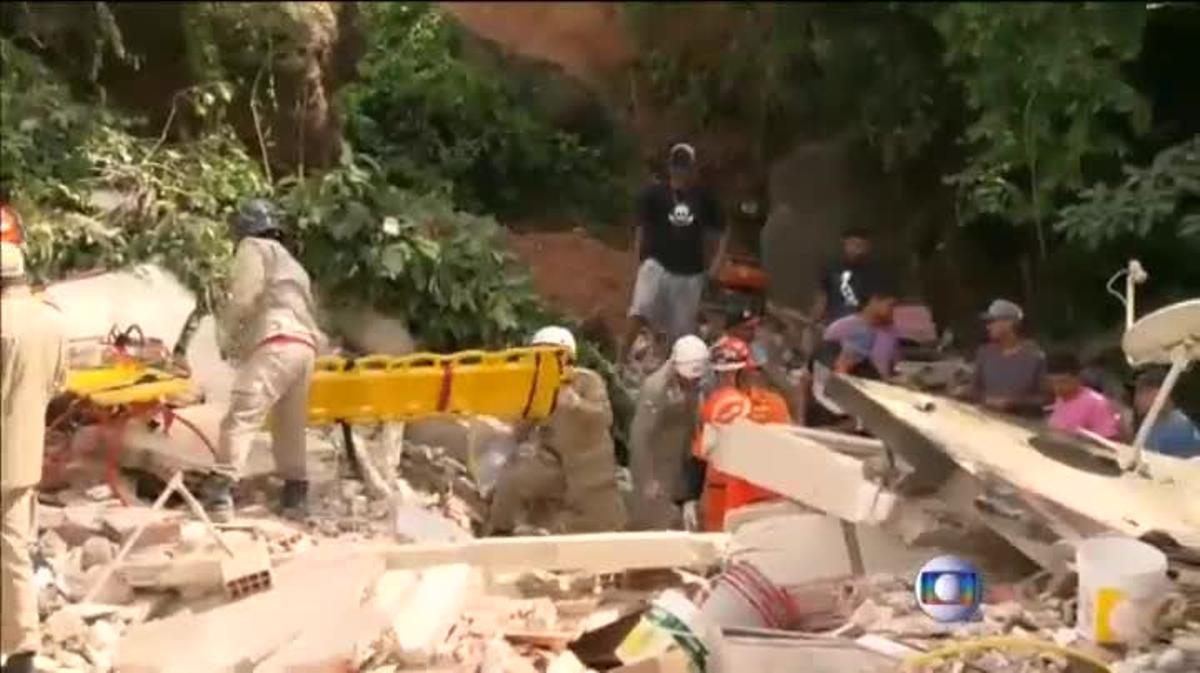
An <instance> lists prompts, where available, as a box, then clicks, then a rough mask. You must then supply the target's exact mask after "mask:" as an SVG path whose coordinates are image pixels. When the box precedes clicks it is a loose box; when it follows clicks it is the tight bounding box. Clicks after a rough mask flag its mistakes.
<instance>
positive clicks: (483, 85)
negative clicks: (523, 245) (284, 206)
mask: <svg viewBox="0 0 1200 673" xmlns="http://www.w3.org/2000/svg"><path fill="white" fill-rule="evenodd" d="M362 12H363V23H364V25H365V27H366V30H367V42H368V44H369V45H370V48H369V51H368V53H367V55H366V56H365V57H364V58H363V60H362V61H361V62H360V64H359V75H360V76H359V81H358V82H357V83H356V84H354V85H352V86H350V87H348V89H347V103H348V104H347V108H348V115H347V126H348V129H347V131H348V137H349V138H350V139H351V140H352V144H353V145H354V146H355V147H357V148H359V149H360V151H365V152H369V153H371V154H372V155H374V156H376V157H378V159H379V161H380V165H381V166H382V167H383V170H384V173H385V175H386V177H387V178H388V179H389V180H390V181H392V182H396V183H399V184H402V185H405V186H407V187H410V188H412V189H414V190H416V191H420V192H430V191H436V192H441V193H443V194H446V195H448V196H450V197H451V198H452V200H453V201H454V203H456V204H458V205H459V206H460V207H462V208H464V209H467V210H471V211H476V212H490V213H495V214H496V215H498V216H504V217H510V216H519V215H526V214H532V213H544V212H553V211H561V210H568V211H575V212H576V213H578V214H585V213H586V214H592V215H596V216H599V217H602V218H607V217H609V216H611V215H613V214H614V212H615V209H616V208H620V207H621V206H622V205H623V204H624V202H625V200H626V199H625V198H624V194H623V192H622V187H621V184H620V182H619V180H618V179H617V174H616V171H617V170H618V169H619V167H620V160H619V158H618V156H617V153H616V151H615V150H613V149H612V147H608V146H604V147H601V146H594V145H589V144H585V143H584V142H583V141H582V139H581V138H580V137H579V136H578V135H576V134H573V133H570V132H567V131H565V130H562V129H560V128H556V127H555V126H554V125H553V124H552V123H551V122H550V121H549V120H547V119H546V118H545V117H544V116H541V115H539V114H538V113H537V111H536V110H535V109H534V107H533V106H531V105H528V104H527V103H526V101H522V100H521V99H520V98H519V96H518V95H517V94H516V92H515V91H514V90H513V87H510V86H509V85H508V84H506V82H505V81H504V80H503V78H497V77H494V76H491V75H489V74H487V73H485V72H482V71H481V70H479V69H477V68H475V67H473V66H472V65H471V64H469V63H467V62H466V61H465V60H463V59H462V58H460V57H459V55H458V54H457V45H458V37H459V34H458V29H457V28H456V27H455V26H454V24H453V22H452V21H451V20H450V19H448V18H447V17H446V16H445V15H443V14H442V13H441V12H440V11H439V10H437V9H435V8H434V7H432V6H431V5H430V4H428V3H363V5H362Z"/></svg>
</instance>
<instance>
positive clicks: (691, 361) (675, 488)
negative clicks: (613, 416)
mask: <svg viewBox="0 0 1200 673" xmlns="http://www.w3.org/2000/svg"><path fill="white" fill-rule="evenodd" d="M708 357H709V354H708V346H707V345H705V343H704V341H702V340H701V339H700V337H697V336H694V335H687V336H684V337H680V338H679V339H678V340H677V341H676V342H675V344H674V345H673V346H672V348H671V357H670V359H668V360H667V362H665V363H663V365H662V366H661V367H659V368H658V370H657V371H655V372H654V373H652V374H651V375H650V376H648V377H646V380H645V381H644V382H643V383H642V387H641V390H640V391H639V392H638V400H637V409H636V411H635V412H634V415H633V422H632V423H631V425H630V428H629V447H630V448H629V468H630V472H631V473H632V476H633V487H634V501H635V502H636V507H635V513H634V527H636V528H639V529H642V530H654V529H670V528H678V527H679V525H680V523H681V509H680V507H681V505H682V504H683V503H684V502H687V501H689V500H691V499H692V497H691V496H690V495H689V493H688V492H687V483H686V478H685V477H686V471H687V465H688V461H689V460H690V459H691V457H692V456H691V452H690V451H689V450H688V446H689V443H690V442H691V437H692V434H693V433H694V432H695V428H696V421H697V418H698V413H699V409H700V381H701V379H702V378H703V377H704V375H705V372H706V370H707V369H708Z"/></svg>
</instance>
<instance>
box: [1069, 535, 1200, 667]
mask: <svg viewBox="0 0 1200 673" xmlns="http://www.w3.org/2000/svg"><path fill="white" fill-rule="evenodd" d="M1075 566H1076V570H1077V571H1078V572H1079V616H1078V619H1077V621H1076V626H1075V629H1076V631H1078V632H1079V634H1080V635H1081V636H1083V637H1085V638H1087V639H1089V640H1092V641H1093V642H1096V643H1101V644H1118V643H1124V644H1130V643H1140V642H1145V641H1146V640H1148V639H1150V638H1151V637H1153V635H1154V631H1155V630H1156V628H1157V622H1158V619H1159V615H1160V614H1161V613H1162V610H1163V608H1164V607H1165V606H1166V604H1167V603H1168V602H1172V601H1179V600H1182V596H1179V595H1178V594H1174V595H1173V594H1171V591H1170V590H1171V582H1170V580H1169V579H1168V578H1167V557H1166V555H1164V554H1163V553H1162V552H1161V551H1159V550H1158V549H1156V548H1154V547H1152V546H1150V545H1148V544H1146V543H1144V542H1140V541H1138V540H1134V539H1130V538H1123V537H1098V538H1092V539H1089V540H1084V541H1083V542H1081V543H1080V544H1079V545H1078V546H1077V547H1076V549H1075Z"/></svg>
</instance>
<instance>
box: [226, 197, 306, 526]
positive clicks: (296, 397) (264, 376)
mask: <svg viewBox="0 0 1200 673" xmlns="http://www.w3.org/2000/svg"><path fill="white" fill-rule="evenodd" d="M234 229H235V233H236V235H237V236H238V238H239V241H238V244H237V252H236V253H235V256H234V261H233V269H232V272H231V274H230V292H229V301H228V305H227V308H226V311H225V313H224V315H222V317H221V328H220V335H221V345H222V350H223V351H224V352H225V353H227V354H228V355H230V356H231V357H232V358H233V360H234V361H235V362H236V364H237V374H236V377H235V379H234V384H233V392H232V394H231V396H230V400H229V411H228V412H227V413H226V414H225V417H224V418H223V419H222V421H221V433H220V439H219V441H218V444H217V453H216V465H215V466H214V475H213V477H212V478H211V479H210V480H209V484H208V486H209V487H208V489H207V493H206V496H207V502H206V504H207V507H208V509H209V512H210V514H211V515H212V516H213V518H214V519H217V520H228V519H229V518H230V517H232V515H233V498H232V492H231V491H232V486H233V484H234V483H235V482H236V481H237V479H238V477H239V475H240V473H241V471H242V468H243V467H244V465H245V461H246V457H247V454H248V453H249V451H250V446H251V442H252V441H253V438H254V435H255V434H256V433H257V432H258V431H259V429H260V428H261V427H262V425H263V423H264V422H265V421H266V420H267V417H268V415H269V416H270V417H271V421H272V423H271V452H272V454H273V455H274V458H275V468H276V470H277V471H278V472H279V474H280V476H281V477H283V480H284V484H283V494H282V497H281V502H280V506H281V507H280V508H281V509H282V511H283V514H285V515H286V516H289V517H293V518H299V517H303V516H305V515H306V513H307V501H308V468H307V460H306V458H307V447H306V445H305V428H306V426H307V420H308V391H309V387H310V385H311V382H312V373H313V364H314V362H315V359H316V355H317V349H318V348H319V344H320V343H321V341H322V339H323V338H324V337H323V336H322V334H321V331H320V329H319V328H318V327H317V323H316V318H315V317H314V316H315V308H314V302H313V297H312V288H311V283H310V281H309V277H308V273H306V272H305V270H304V268H303V267H301V266H300V263H299V262H297V261H296V259H295V258H294V257H292V255H291V253H289V252H288V251H287V249H286V248H285V247H284V246H283V245H282V243H281V239H282V229H281V222H280V216H279V214H278V213H277V212H276V211H275V209H274V207H273V206H272V205H271V204H270V203H268V202H266V201H263V200H254V201H250V202H248V203H246V204H245V205H243V206H242V208H241V210H240V212H239V213H238V214H237V216H236V218H235V220H234Z"/></svg>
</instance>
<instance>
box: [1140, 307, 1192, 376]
mask: <svg viewBox="0 0 1200 673" xmlns="http://www.w3.org/2000/svg"><path fill="white" fill-rule="evenodd" d="M1180 347H1182V348H1183V349H1184V353H1185V355H1186V357H1187V359H1189V360H1196V359H1200V299H1189V300H1187V301H1181V302H1179V303H1178V304H1171V305H1170V306H1166V307H1164V308H1160V309H1158V310H1157V311H1154V312H1153V313H1149V314H1147V315H1145V316H1142V317H1141V318H1139V319H1138V321H1137V322H1135V323H1133V325H1132V326H1130V327H1129V329H1128V330H1126V332H1125V335H1124V336H1123V337H1121V349H1122V350H1124V351H1125V357H1127V358H1128V359H1129V364H1131V365H1133V366H1134V367H1141V366H1144V365H1149V364H1163V365H1166V364H1171V363H1172V362H1173V360H1174V357H1173V355H1174V353H1175V352H1176V349H1178V348H1180Z"/></svg>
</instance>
